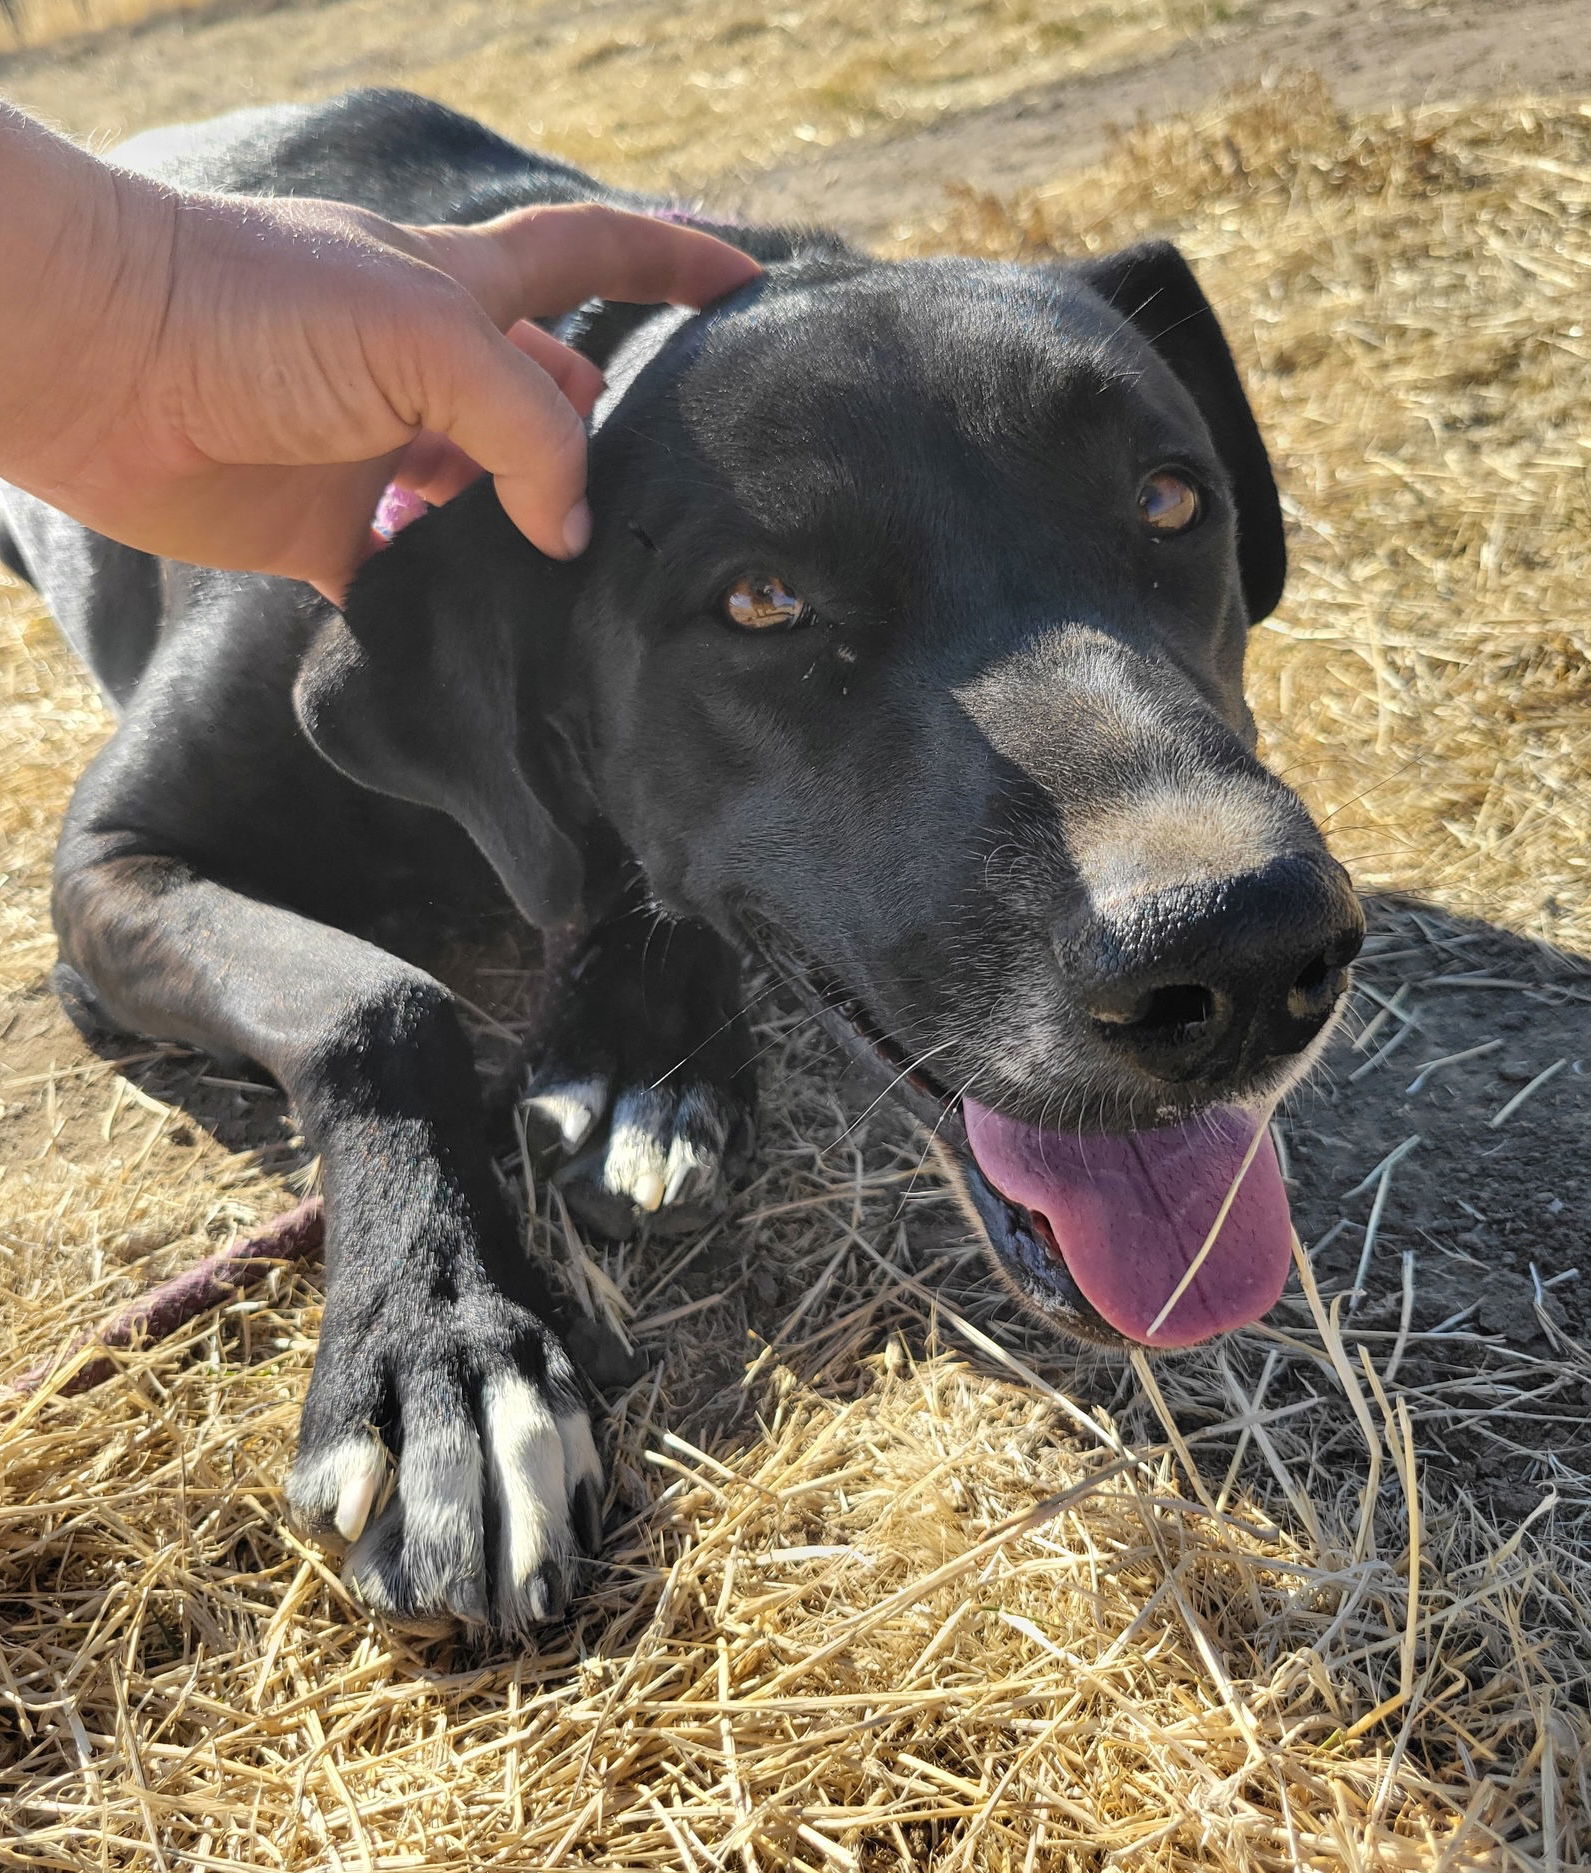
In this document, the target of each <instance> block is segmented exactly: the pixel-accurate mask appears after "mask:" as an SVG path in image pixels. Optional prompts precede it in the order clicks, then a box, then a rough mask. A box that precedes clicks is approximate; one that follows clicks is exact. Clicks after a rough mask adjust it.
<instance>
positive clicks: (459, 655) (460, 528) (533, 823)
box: [294, 480, 582, 928]
mask: <svg viewBox="0 0 1591 1873" xmlns="http://www.w3.org/2000/svg"><path fill="white" fill-rule="evenodd" d="M579 579H580V570H579V566H578V564H572V565H564V564H560V563H559V562H557V561H556V560H551V559H547V558H546V557H545V556H544V555H543V554H541V553H539V552H538V551H537V550H536V548H535V547H533V546H532V545H531V544H530V542H529V541H528V540H527V539H525V538H524V536H523V535H522V534H521V533H520V531H519V529H518V528H517V527H515V526H514V524H513V523H512V522H511V521H510V520H509V519H508V517H507V516H506V515H505V514H504V513H503V510H502V508H501V506H500V505H499V504H498V501H497V496H496V493H495V492H494V490H493V489H492V486H491V483H490V481H489V480H483V481H481V482H479V483H477V484H476V485H475V486H474V487H472V488H470V489H468V490H467V491H466V492H465V493H463V494H461V495H459V496H458V497H457V499H455V500H453V501H450V502H449V503H448V504H447V505H446V506H445V507H442V508H438V509H437V510H436V511H435V512H434V513H432V514H429V515H427V516H426V517H425V518H423V519H421V520H419V521H416V522H415V523H414V524H413V525H412V526H410V527H406V528H405V529H404V530H403V532H401V533H400V534H399V535H398V536H397V538H396V539H395V540H394V541H393V543H392V544H391V545H390V546H389V547H388V548H387V549H386V550H385V551H384V552H380V553H377V554H376V555H375V557H374V558H373V559H371V560H370V561H369V562H368V563H367V564H366V565H365V566H364V568H363V569H362V570H361V571H360V573H359V575H358V576H357V578H356V579H355V580H354V583H353V587H352V589H351V591H350V592H349V594H348V601H347V605H346V607H345V608H344V611H343V612H342V614H341V615H333V616H332V617H331V618H330V619H328V621H327V623H326V624H325V625H324V626H323V627H322V629H321V631H320V633H319V635H318V636H317V637H316V638H315V640H314V642H313V643H312V644H311V646H310V648H309V651H308V654H307V655H306V657H305V659H304V663H303V666H302V668H301V670H300V672H299V677H298V682H297V685H296V688H295V690H294V704H295V707H296V708H297V710H298V718H299V721H300V723H301V724H302V725H303V728H304V732H305V733H306V734H307V735H308V736H309V738H310V740H311V741H312V742H313V743H314V744H315V746H316V747H317V748H318V749H319V750H320V752H321V753H322V754H323V755H324V756H325V757H326V759H327V760H328V761H330V762H331V764H332V765H333V766H334V767H337V768H340V769H341V770H342V772H343V773H345V774H347V775H348V776H349V777H350V778H351V779H353V780H356V781H359V782H360V783H361V784H362V785H363V786H366V787H370V788H373V789H375V790H376V791H377V792H378V793H387V794H393V795H395V796H396V797H397V798H398V799H400V800H412V801H414V802H416V803H417V804H418V805H421V806H429V807H437V808H439V809H440V810H441V811H442V812H444V813H447V814H449V815H450V816H451V817H452V818H453V819H455V820H457V821H458V822H459V824H460V825H461V826H463V827H464V829H465V831H466V832H468V833H469V835H470V837H471V838H472V839H473V840H474V841H475V843H476V844H477V845H478V846H479V847H480V849H481V851H482V852H483V853H484V854H485V855H486V858H487V859H488V860H489V862H490V863H491V865H492V868H493V870H495V871H496V873H497V875H498V877H500V878H501V879H502V881H503V883H504V885H505V886H506V887H507V889H508V892H509V895H510V896H511V897H512V898H513V900H514V902H515V903H516V904H517V905H518V906H519V908H520V910H521V911H523V912H524V914H525V916H526V917H527V918H528V919H529V920H530V921H531V922H532V923H534V924H537V925H540V926H542V927H543V928H548V927H551V926H553V925H556V924H561V923H566V922H568V921H569V920H570V919H571V918H572V917H573V916H574V915H575V913H576V911H577V909H578V907H579V899H580V889H581V882H582V868H581V860H580V853H579V850H578V848H577V846H576V843H575V839H574V838H573V837H571V834H570V831H569V829H568V825H567V820H568V800H567V787H568V776H567V775H565V774H563V773H562V772H561V771H560V761H559V753H558V749H557V747H556V745H555V737H554V735H553V733H552V731H551V730H550V728H549V727H548V725H547V713H548V710H549V708H550V706H551V703H552V700H553V698H552V696H551V695H550V694H549V693H548V692H549V690H550V689H551V687H552V677H553V673H554V672H555V671H556V669H557V663H558V655H559V648H560V646H561V645H562V642H563V638H564V632H565V628H566V626H567V623H568V618H569V613H570V610H571V608H572V606H573V602H574V596H575V593H576V591H577V589H578V584H579Z"/></svg>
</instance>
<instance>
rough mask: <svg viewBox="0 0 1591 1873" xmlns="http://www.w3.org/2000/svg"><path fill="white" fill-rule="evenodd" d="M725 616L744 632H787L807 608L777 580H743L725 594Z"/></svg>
mask: <svg viewBox="0 0 1591 1873" xmlns="http://www.w3.org/2000/svg"><path fill="white" fill-rule="evenodd" d="M724 616H725V617H726V618H727V619H728V620H729V622H730V623H731V624H738V625H739V626H740V628H741V630H743V631H788V630H789V629H790V628H791V627H792V626H793V625H797V624H801V623H804V622H805V619H806V616H807V608H806V606H805V605H803V604H802V602H801V600H800V599H799V598H797V597H796V595H795V593H794V592H792V591H791V590H790V589H789V587H788V586H787V585H785V584H784V582H783V581H782V580H780V579H742V580H741V581H740V583H739V584H738V585H732V586H731V587H730V588H729V590H728V591H727V592H726V593H725V594H724Z"/></svg>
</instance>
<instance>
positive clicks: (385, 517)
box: [370, 481, 431, 540]
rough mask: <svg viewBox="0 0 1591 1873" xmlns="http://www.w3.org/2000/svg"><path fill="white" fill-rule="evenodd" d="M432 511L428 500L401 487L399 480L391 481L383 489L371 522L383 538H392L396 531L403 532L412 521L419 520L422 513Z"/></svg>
mask: <svg viewBox="0 0 1591 1873" xmlns="http://www.w3.org/2000/svg"><path fill="white" fill-rule="evenodd" d="M430 511H431V507H430V503H429V502H428V501H425V500H422V499H421V497H420V496H419V495H418V494H415V493H414V492H413V491H412V490H411V489H409V488H400V487H399V486H398V484H397V482H395V481H389V482H388V483H387V485H386V487H385V488H384V489H383V490H382V493H381V499H380V501H379V502H378V503H377V505H376V514H375V518H374V519H373V520H372V521H371V523H370V524H371V526H372V527H374V528H375V530H376V532H377V533H379V534H380V535H381V537H382V539H383V540H390V539H391V538H392V536H393V535H394V534H395V533H402V531H403V530H404V528H405V527H407V526H408V525H409V523H410V521H413V520H418V519H419V518H420V516H421V515H422V514H428V513H430Z"/></svg>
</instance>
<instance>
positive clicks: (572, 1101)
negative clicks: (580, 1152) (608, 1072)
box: [525, 1079, 608, 1151]
mask: <svg viewBox="0 0 1591 1873" xmlns="http://www.w3.org/2000/svg"><path fill="white" fill-rule="evenodd" d="M525 1103H526V1104H527V1105H530V1106H534V1107H535V1108H536V1110H537V1111H538V1112H541V1113H544V1114H545V1115H546V1116H547V1118H549V1119H550V1120H551V1121H552V1123H553V1124H554V1125H556V1126H557V1127H558V1130H559V1132H560V1133H561V1134H562V1136H563V1144H564V1149H565V1151H573V1150H574V1149H575V1148H576V1147H577V1146H578V1145H579V1144H580V1143H581V1142H582V1141H583V1140H584V1138H585V1136H586V1134H587V1133H588V1132H589V1131H590V1130H591V1128H592V1126H593V1125H595V1124H596V1122H597V1115H598V1113H600V1112H601V1111H602V1109H603V1108H604V1107H605V1106H606V1105H607V1103H608V1082H607V1081H606V1080H604V1079H589V1080H571V1081H570V1082H569V1083H568V1084H567V1085H564V1086H549V1087H548V1088H547V1090H546V1091H545V1092H540V1093H537V1094H536V1095H535V1096H534V1098H531V1099H528V1100H526V1102H525Z"/></svg>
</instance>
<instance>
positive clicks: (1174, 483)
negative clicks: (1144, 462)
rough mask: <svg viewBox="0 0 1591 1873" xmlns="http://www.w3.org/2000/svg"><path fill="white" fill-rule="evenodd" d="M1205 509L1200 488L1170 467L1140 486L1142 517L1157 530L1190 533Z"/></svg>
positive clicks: (1139, 510) (1140, 515) (1139, 497)
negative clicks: (1200, 499)
mask: <svg viewBox="0 0 1591 1873" xmlns="http://www.w3.org/2000/svg"><path fill="white" fill-rule="evenodd" d="M1201 512H1202V506H1201V503H1200V501H1199V491H1198V489H1197V488H1195V487H1194V486H1193V485H1192V484H1191V483H1189V482H1186V481H1184V480H1183V479H1182V477H1181V476H1180V475H1178V474H1174V473H1173V472H1172V471H1171V470H1170V469H1169V468H1162V469H1160V470H1159V471H1158V472H1157V473H1156V474H1153V475H1151V476H1150V477H1149V479H1148V480H1147V481H1146V482H1145V483H1144V485H1143V486H1142V487H1141V488H1140V489H1139V490H1138V518H1139V519H1140V520H1141V521H1142V522H1143V523H1144V525H1145V526H1146V527H1153V528H1154V529H1155V531H1156V532H1157V533H1186V532H1187V530H1188V529H1189V527H1191V526H1192V525H1193V523H1194V522H1195V521H1196V520H1197V519H1198V518H1199V515H1200V513H1201Z"/></svg>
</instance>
